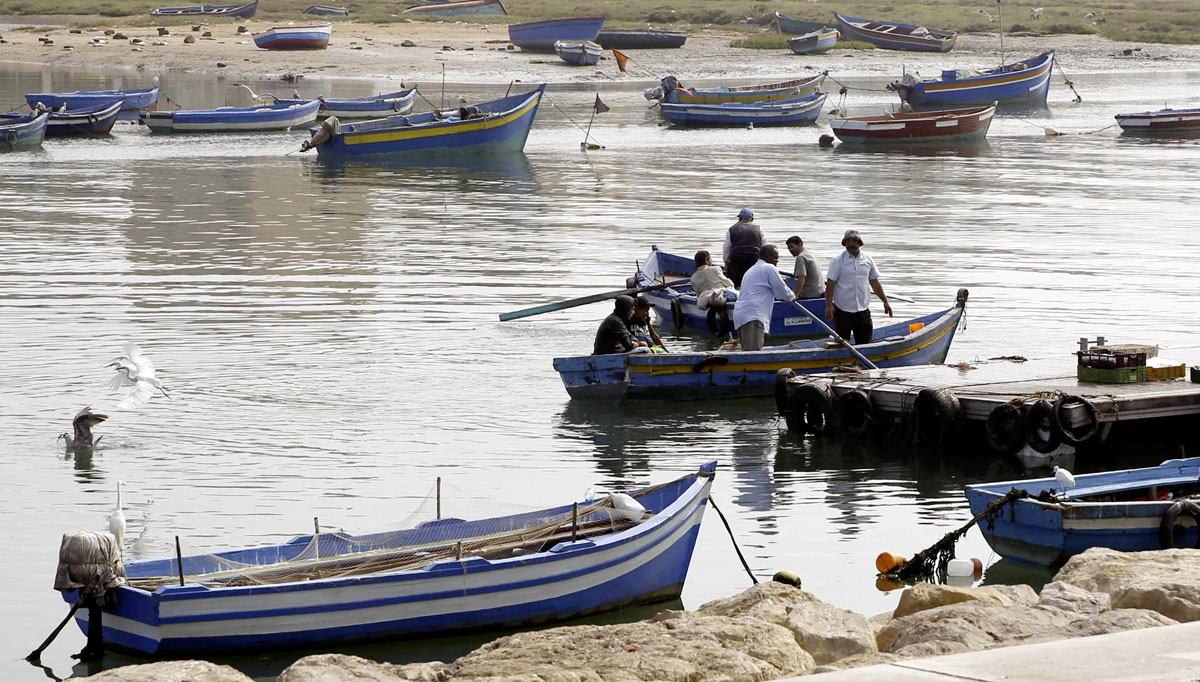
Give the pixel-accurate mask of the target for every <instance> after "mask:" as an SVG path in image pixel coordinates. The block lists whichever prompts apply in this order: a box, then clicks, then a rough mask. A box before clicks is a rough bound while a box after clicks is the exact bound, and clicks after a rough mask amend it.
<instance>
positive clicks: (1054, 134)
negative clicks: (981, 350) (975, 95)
mask: <svg viewBox="0 0 1200 682" xmlns="http://www.w3.org/2000/svg"><path fill="white" fill-rule="evenodd" d="M1005 117H1006V118H1013V119H1016V120H1018V121H1020V122H1022V123H1028V124H1029V125H1031V126H1033V127H1035V128H1041V129H1042V132H1043V133H1045V135H1046V137H1062V136H1063V135H1095V134H1096V133H1100V132H1104V131H1105V130H1108V129H1109V128H1115V127H1117V125H1119V124H1117V123H1110V124H1109V125H1106V126H1104V127H1103V128H1096V129H1095V130H1081V131H1070V130H1068V131H1065V132H1063V131H1059V130H1055V129H1054V128H1049V127H1046V126H1043V125H1039V124H1037V123H1034V122H1033V121H1030V120H1029V119H1026V118H1021V117H1020V116H1014V115H1012V114H1006V115H1005ZM964 317H965V315H964Z"/></svg>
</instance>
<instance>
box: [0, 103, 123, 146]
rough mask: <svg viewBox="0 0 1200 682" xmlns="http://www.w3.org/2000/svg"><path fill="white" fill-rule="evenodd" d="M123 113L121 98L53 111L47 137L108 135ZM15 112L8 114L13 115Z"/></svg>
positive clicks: (47, 128)
mask: <svg viewBox="0 0 1200 682" xmlns="http://www.w3.org/2000/svg"><path fill="white" fill-rule="evenodd" d="M120 113H121V100H114V101H112V102H110V103H109V104H97V105H95V106H91V107H84V108H83V109H74V110H67V111H51V112H49V114H50V119H49V120H48V121H46V137H67V136H77V135H107V134H108V133H109V131H111V130H112V127H113V125H114V124H116V122H117V117H118V116H119V115H120ZM13 115H15V114H8V116H13Z"/></svg>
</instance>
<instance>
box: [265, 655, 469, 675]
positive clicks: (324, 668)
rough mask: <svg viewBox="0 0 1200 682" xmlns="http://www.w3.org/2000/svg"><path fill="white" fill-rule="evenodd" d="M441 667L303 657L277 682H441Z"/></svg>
mask: <svg viewBox="0 0 1200 682" xmlns="http://www.w3.org/2000/svg"><path fill="white" fill-rule="evenodd" d="M445 667H446V665H445V664H444V663H412V664H410V665H394V664H392V663H377V662H375V661H369V660H367V659H365V658H359V657H358V656H346V655H345V654H317V655H315V656H305V657H304V658H302V659H300V660H298V661H296V662H295V663H293V664H291V665H290V666H288V668H287V669H286V670H284V671H283V672H282V673H280V674H279V677H278V678H276V682H402V681H404V682H441V680H443V679H445V673H444V670H445Z"/></svg>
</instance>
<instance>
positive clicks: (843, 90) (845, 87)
mask: <svg viewBox="0 0 1200 682" xmlns="http://www.w3.org/2000/svg"><path fill="white" fill-rule="evenodd" d="M821 73H822V74H823V75H824V76H825V77H826V78H828V79H829V80H831V81H833V82H834V83H837V84H838V85H839V86H841V90H839V91H838V94H839V95H844V94H846V92H848V91H850V90H862V91H863V92H892V91H891V90H888V89H887V88H858V87H854V86H852V85H846V84H845V83H843V82H841V81H840V80H838V79H836V78H834V77H833V76H830V75H829V72H828V71H822V72H821Z"/></svg>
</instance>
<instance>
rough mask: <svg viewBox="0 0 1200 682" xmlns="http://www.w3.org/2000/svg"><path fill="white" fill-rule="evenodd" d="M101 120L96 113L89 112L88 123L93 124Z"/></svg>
mask: <svg viewBox="0 0 1200 682" xmlns="http://www.w3.org/2000/svg"><path fill="white" fill-rule="evenodd" d="M99 122H100V119H98V118H96V115H95V114H88V123H91V124H92V125H96V124H97V123H99Z"/></svg>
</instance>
